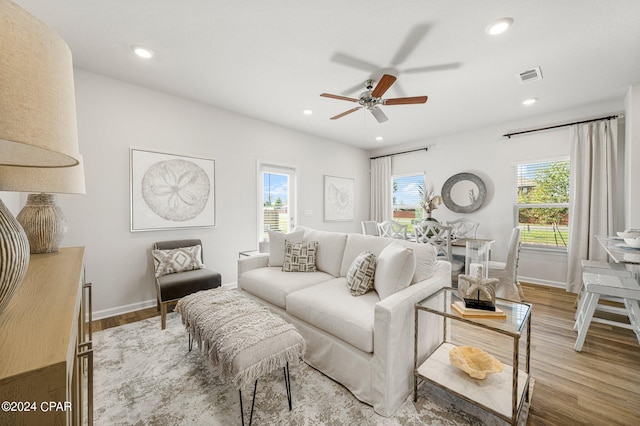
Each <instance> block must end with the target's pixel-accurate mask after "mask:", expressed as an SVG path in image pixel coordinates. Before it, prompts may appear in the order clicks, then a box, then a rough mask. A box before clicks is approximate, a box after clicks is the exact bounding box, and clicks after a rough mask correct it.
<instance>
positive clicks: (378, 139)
mask: <svg viewBox="0 0 640 426" xmlns="http://www.w3.org/2000/svg"><path fill="white" fill-rule="evenodd" d="M383 139H384V138H383V137H382V136H376V140H377V141H378V142H380V141H381V140H383Z"/></svg>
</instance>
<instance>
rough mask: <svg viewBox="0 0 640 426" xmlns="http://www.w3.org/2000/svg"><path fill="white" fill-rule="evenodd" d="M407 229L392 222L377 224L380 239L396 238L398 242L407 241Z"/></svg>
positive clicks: (405, 226)
mask: <svg viewBox="0 0 640 426" xmlns="http://www.w3.org/2000/svg"><path fill="white" fill-rule="evenodd" d="M407 227H408V225H403V224H401V223H398V222H395V221H393V220H386V221H384V222H382V223H378V231H379V233H380V236H381V237H388V238H398V239H400V240H406V239H407Z"/></svg>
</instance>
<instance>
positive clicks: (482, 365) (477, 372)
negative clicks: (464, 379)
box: [449, 346, 504, 379]
mask: <svg viewBox="0 0 640 426" xmlns="http://www.w3.org/2000/svg"><path fill="white" fill-rule="evenodd" d="M449 361H450V362H451V364H452V365H453V366H454V367H458V368H459V369H461V370H462V371H464V372H465V373H467V374H468V375H469V376H471V377H473V378H474V379H484V378H486V377H487V376H488V375H489V374H492V373H499V372H501V371H502V370H503V368H504V366H503V365H502V363H501V362H500V361H498V360H497V359H496V358H495V357H493V356H492V355H489V354H488V353H486V352H485V351H483V350H482V349H480V348H474V347H472V346H457V347H455V348H453V349H451V351H449Z"/></svg>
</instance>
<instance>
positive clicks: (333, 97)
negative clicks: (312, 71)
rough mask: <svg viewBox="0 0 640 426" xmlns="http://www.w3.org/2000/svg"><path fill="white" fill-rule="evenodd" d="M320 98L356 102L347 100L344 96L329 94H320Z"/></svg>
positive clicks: (350, 99) (355, 100)
mask: <svg viewBox="0 0 640 426" xmlns="http://www.w3.org/2000/svg"><path fill="white" fill-rule="evenodd" d="M320 96H323V97H325V98H331V99H339V100H341V101H349V102H358V99H356V98H348V97H346V96H340V95H332V94H331V93H321V94H320Z"/></svg>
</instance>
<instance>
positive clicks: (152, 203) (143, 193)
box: [130, 148, 216, 232]
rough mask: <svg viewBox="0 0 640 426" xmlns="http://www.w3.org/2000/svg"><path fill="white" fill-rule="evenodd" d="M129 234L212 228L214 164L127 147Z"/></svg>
mask: <svg viewBox="0 0 640 426" xmlns="http://www.w3.org/2000/svg"><path fill="white" fill-rule="evenodd" d="M130 154H131V156H130V158H131V170H130V178H131V193H130V196H131V232H135V231H154V230H159V229H180V228H194V227H198V228H206V227H214V226H215V224H216V221H215V217H216V214H215V161H214V160H211V159H208V158H200V157H189V156H184V155H176V154H170V153H166V152H155V151H147V150H143V149H136V148H131V150H130Z"/></svg>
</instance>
